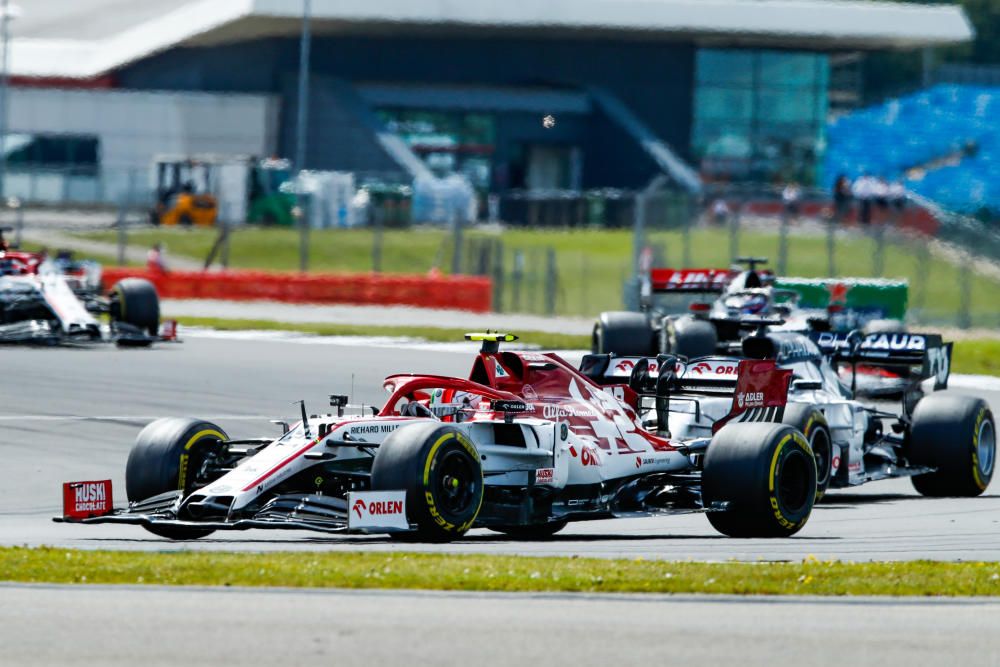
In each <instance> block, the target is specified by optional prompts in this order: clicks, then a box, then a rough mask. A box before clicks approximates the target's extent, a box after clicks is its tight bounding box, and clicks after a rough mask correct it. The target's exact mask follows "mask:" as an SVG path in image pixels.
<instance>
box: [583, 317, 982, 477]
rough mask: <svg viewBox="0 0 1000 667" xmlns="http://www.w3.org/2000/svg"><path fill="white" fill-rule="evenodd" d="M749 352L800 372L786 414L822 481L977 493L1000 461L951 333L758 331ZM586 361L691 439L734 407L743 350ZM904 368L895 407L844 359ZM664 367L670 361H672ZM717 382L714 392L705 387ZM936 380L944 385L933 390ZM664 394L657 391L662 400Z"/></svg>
mask: <svg viewBox="0 0 1000 667" xmlns="http://www.w3.org/2000/svg"><path fill="white" fill-rule="evenodd" d="M741 348H742V357H743V358H744V359H745V358H753V359H771V360H774V361H776V362H777V364H778V367H779V368H783V369H786V370H787V371H789V372H791V373H792V377H793V380H792V383H791V389H790V391H789V396H788V405H787V406H786V408H785V410H784V414H783V417H782V421H783V423H785V424H787V425H789V426H791V427H793V428H795V429H796V430H797V431H800V432H802V433H803V434H804V435H805V437H806V439H807V440H808V442H809V447H810V450H811V451H812V452H813V454H814V456H815V458H816V468H817V480H818V481H817V488H818V491H819V493H820V494H822V493H824V492H825V490H826V489H827V488H830V487H832V488H841V487H849V486H856V485H859V484H864V483H866V482H870V481H873V480H879V479H886V478H892V477H910V479H911V480H912V482H913V486H914V487H915V488H916V490H917V491H918V492H920V493H921V494H923V495H926V496H977V495H980V494H981V493H983V492H984V491H985V490H986V487H987V485H988V484H989V483H990V480H991V478H992V477H993V471H994V466H995V462H996V425H995V422H994V417H993V414H992V412H991V411H990V409H989V406H988V405H987V403H986V402H985V401H984V400H983V399H981V398H975V397H970V396H964V395H959V394H956V393H952V392H948V391H938V390H943V389H946V388H947V383H948V376H949V368H950V360H951V344H950V343H943V342H942V340H941V337H940V336H937V335H924V334H914V333H894V334H893V333H873V334H868V335H860V334H837V333H832V332H815V333H813V334H810V335H809V336H806V335H803V334H797V333H788V332H785V333H781V332H766V331H763V330H761V331H758V332H755V333H754V335H751V336H748V337H746V338H744V339H743V341H742V343H741ZM584 363H585V364H586V365H588V366H589V367H590V371H589V373H590V374H591V375H595V376H597V377H604V378H606V380H605V382H608V383H612V384H614V383H619V382H623V381H628V382H629V384H630V386H631V387H632V388H633V390H634V391H636V393H637V394H639V395H641V396H645V395H650V396H653V397H654V398H655V400H656V405H655V406H653V405H648V406H647V408H646V411H643V410H640V414H641V415H642V418H643V419H649V418H651V417H650V415H651V414H652V413H653V411H654V410H656V409H659V410H664V409H665V410H666V416H665V417H664V416H663V415H662V414H661V415H659V417H658V418H659V419H661V420H662V421H664V422H665V424H664V428H663V430H664V431H666V432H669V433H670V434H671V435H672V437H679V438H681V439H685V438H694V437H699V436H704V435H706V434H708V433H710V432H711V431H712V428H713V425H714V424H715V423H716V422H717V420H719V419H720V418H723V417H724V416H725V415H726V414H727V413H728V409H729V396H728V393H729V392H731V391H732V387H734V386H735V384H736V381H737V369H738V368H739V366H740V364H741V363H744V362H743V361H741V358H740V357H731V356H730V357H727V356H708V357H703V358H700V359H690V360H686V361H683V362H682V361H680V360H679V359H678V358H677V357H674V356H669V355H660V356H658V357H657V358H641V357H637V358H615V357H608V356H605V355H592V356H590V357H587V358H585V360H584ZM843 363H847V364H850V365H851V366H852V367H853V368H857V367H858V366H859V365H860V364H865V365H867V366H869V367H874V368H882V369H892V370H895V371H897V372H898V373H899V374H900V375H899V376H900V377H905V378H907V381H908V385H907V387H906V390H905V391H904V392H903V393H902V407H901V409H900V410H898V411H893V412H888V411H886V410H884V409H882V408H880V407H876V406H873V405H868V404H865V403H862V402H861V401H858V400H855V399H854V398H853V395H854V394H853V391H852V387H850V386H845V384H844V383H843V382H842V377H843V376H842V375H841V374H838V372H837V366H838V365H839V364H843ZM663 369H668V370H667V371H666V372H664V370H663ZM706 386H711V387H716V390H717V391H718V394H716V395H715V396H712V395H711V394H710V393H709V392H706V389H705V387H706ZM925 390H928V391H932V392H933V393H929V394H927V395H925V393H924V392H925ZM650 400H652V399H650Z"/></svg>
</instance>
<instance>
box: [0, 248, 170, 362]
mask: <svg viewBox="0 0 1000 667" xmlns="http://www.w3.org/2000/svg"><path fill="white" fill-rule="evenodd" d="M105 314H106V315H107V316H108V320H109V325H108V326H107V327H106V328H105V327H102V325H101V322H100V320H99V319H98V318H99V317H100V316H101V315H105ZM167 329H168V330H167V331H165V332H164V334H165V335H164V336H161V332H160V302H159V298H158V296H157V294H156V288H155V287H153V284H152V283H150V282H149V281H148V280H143V279H141V278H126V279H124V280H121V281H119V282H118V283H116V284H115V285H114V286H112V288H111V290H110V291H109V292H108V293H107V294H105V293H104V292H103V291H102V289H101V267H100V266H99V265H98V264H97V263H96V262H89V261H82V262H81V261H74V260H73V259H72V258H71V257H69V256H65V255H64V256H60V257H56V258H49V257H47V256H45V255H43V254H41V253H29V252H20V251H14V250H11V249H10V248H8V247H7V246H6V244H5V243H4V242H3V235H2V230H0V343H36V344H39V343H41V344H57V343H66V342H93V341H111V342H115V343H117V344H119V345H133V346H135V345H149V344H151V343H153V342H154V341H157V340H161V339H162V338H164V337H165V338H168V339H172V338H173V337H174V336H175V333H176V327H175V326H173V324H172V323H170V324H168V327H167Z"/></svg>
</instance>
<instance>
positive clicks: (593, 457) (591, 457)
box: [569, 445, 601, 466]
mask: <svg viewBox="0 0 1000 667" xmlns="http://www.w3.org/2000/svg"><path fill="white" fill-rule="evenodd" d="M569 453H570V454H571V455H573V456H574V457H575V456H576V447H570V448H569ZM580 463H582V464H583V465H584V466H599V465H601V459H599V458H598V457H597V450H596V449H593V448H592V447H588V446H586V445H584V446H583V447H582V448H581V450H580Z"/></svg>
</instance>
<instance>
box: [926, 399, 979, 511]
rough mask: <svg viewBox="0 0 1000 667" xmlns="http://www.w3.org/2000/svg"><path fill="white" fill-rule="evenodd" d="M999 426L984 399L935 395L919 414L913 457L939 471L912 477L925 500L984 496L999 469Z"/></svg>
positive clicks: (928, 400) (927, 401)
mask: <svg viewBox="0 0 1000 667" xmlns="http://www.w3.org/2000/svg"><path fill="white" fill-rule="evenodd" d="M996 445H997V440H996V422H995V421H994V419H993V413H992V412H991V411H990V408H989V406H988V405H987V404H986V401H984V400H983V399H981V398H974V397H972V396H960V395H958V394H952V393H949V392H942V393H938V394H931V395H930V396H927V397H926V398H924V399H923V400H921V401H920V402H919V403H917V406H916V408H914V410H913V421H912V423H911V427H910V439H909V444H908V448H907V458H908V459H909V461H910V462H911V463H913V464H915V465H923V466H927V467H930V468H936V471H935V472H931V473H927V474H925V475H916V476H914V477H911V478H910V479H911V480H912V481H913V486H914V488H915V489H916V490H917V491H919V492H920V493H921V494H923V495H925V496H966V497H971V496H978V495H981V494H982V493H983V492H984V491H986V487H987V486H989V483H990V480H992V479H993V472H994V470H995V468H996Z"/></svg>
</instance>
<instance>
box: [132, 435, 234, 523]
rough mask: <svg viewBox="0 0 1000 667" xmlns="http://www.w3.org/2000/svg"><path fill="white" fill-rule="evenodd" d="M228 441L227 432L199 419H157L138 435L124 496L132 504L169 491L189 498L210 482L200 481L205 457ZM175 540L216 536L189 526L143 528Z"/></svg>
mask: <svg viewBox="0 0 1000 667" xmlns="http://www.w3.org/2000/svg"><path fill="white" fill-rule="evenodd" d="M228 439H229V436H227V435H226V432H225V431H223V430H222V429H221V428H219V427H218V426H216V425H215V424H212V423H211V422H206V421H202V420H200V419H188V418H173V417H171V418H165V419H157V420H156V421H154V422H152V423H150V424H149V425H148V426H146V428H144V429H142V431H140V432H139V436H138V437H137V438H136V441H135V445H133V446H132V450H131V451H130V452H129V455H128V462H127V463H126V464H125V493H126V495H127V496H128V499H129V502H137V501H140V500H146V499H147V498H152V497H153V496H158V495H160V494H162V493H166V492H168V491H175V490H179V491H181V492H182V493H183V494H184V495H187V494H188V493H190V492H191V491H193V490H194V489H195V488H198V487H200V486H203V485H204V484H208V483H209V482H210V481H211V480H209V479H201V478H199V471H200V470H201V468H202V463H204V461H205V458H206V456H210V455H211V454H212V453H213V452H214V451H217V449H218V447H219V446H220V445H221V444H222V443H224V442H225V441H226V440H228ZM144 528H146V530H148V531H149V532H151V533H153V534H155V535H159V536H161V537H167V538H170V539H172V540H191V539H196V538H199V537H205V536H206V535H209V534H211V533H212V532H214V531H213V530H211V529H207V528H192V527H186V526H157V525H155V524H154V525H149V526H144Z"/></svg>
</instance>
